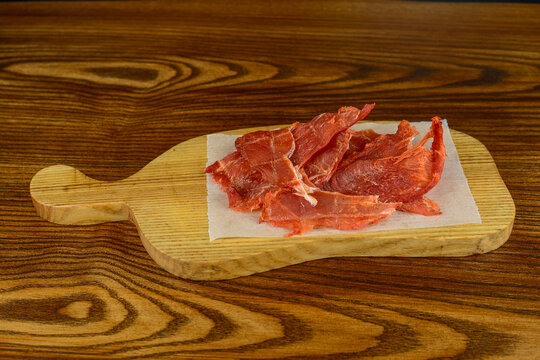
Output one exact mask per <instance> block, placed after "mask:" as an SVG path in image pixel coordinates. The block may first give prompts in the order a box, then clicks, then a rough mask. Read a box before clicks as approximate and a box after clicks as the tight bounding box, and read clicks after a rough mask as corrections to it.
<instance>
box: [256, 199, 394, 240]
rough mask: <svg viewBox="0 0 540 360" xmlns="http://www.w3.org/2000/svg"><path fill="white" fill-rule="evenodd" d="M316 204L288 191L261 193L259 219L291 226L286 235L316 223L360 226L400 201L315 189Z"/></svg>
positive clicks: (345, 227)
mask: <svg viewBox="0 0 540 360" xmlns="http://www.w3.org/2000/svg"><path fill="white" fill-rule="evenodd" d="M313 196H314V197H315V198H316V199H317V205H316V206H311V205H310V204H309V203H308V202H307V201H306V200H305V199H303V198H300V197H298V196H295V195H294V194H292V193H291V192H290V191H287V190H279V191H277V192H271V193H267V194H266V195H265V197H264V204H263V210H262V212H261V218H260V222H263V221H266V222H268V223H269V224H270V225H272V226H279V227H284V228H287V229H290V230H291V232H290V233H289V234H288V235H287V237H289V236H292V235H301V234H305V233H307V232H308V231H310V230H312V229H313V228H314V227H317V226H326V227H331V228H335V229H339V230H352V229H360V228H363V227H365V226H367V225H370V224H374V223H376V222H378V221H379V220H381V219H384V218H386V217H388V216H390V215H391V214H392V213H393V212H394V211H395V210H396V207H397V206H398V205H399V203H381V202H378V201H377V197H376V196H359V195H344V194H340V193H335V192H327V191H322V190H316V191H314V192H313Z"/></svg>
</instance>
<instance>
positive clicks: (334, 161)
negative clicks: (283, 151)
mask: <svg viewBox="0 0 540 360" xmlns="http://www.w3.org/2000/svg"><path fill="white" fill-rule="evenodd" d="M352 132H353V131H352V130H350V129H349V130H346V131H342V132H340V133H339V134H337V135H336V136H334V138H333V139H332V140H331V141H330V142H329V143H328V145H326V146H325V147H324V148H322V149H321V150H319V151H318V152H317V153H316V154H315V155H313V156H312V157H311V159H309V160H308V161H307V162H306V164H305V165H304V168H303V169H304V171H305V173H306V175H307V176H308V179H309V181H310V182H311V183H312V184H313V185H314V186H316V187H320V186H321V185H322V184H324V183H325V182H326V181H328V179H330V178H331V177H332V175H333V174H334V172H335V171H336V169H337V166H338V164H339V162H340V161H341V159H342V158H343V155H344V154H345V152H346V151H347V149H348V147H349V140H350V139H351V135H352Z"/></svg>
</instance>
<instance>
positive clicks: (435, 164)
mask: <svg viewBox="0 0 540 360" xmlns="http://www.w3.org/2000/svg"><path fill="white" fill-rule="evenodd" d="M442 136H443V131H442V125H441V122H440V118H439V117H434V118H433V119H432V125H431V129H430V131H429V132H428V133H427V134H426V136H425V137H424V139H422V140H421V141H420V143H419V144H418V145H416V146H415V147H413V148H411V149H409V150H406V151H405V152H403V153H402V154H401V155H399V156H391V157H385V158H380V159H358V160H356V161H354V162H353V163H351V164H349V165H347V166H344V167H340V168H338V170H337V171H336V173H335V174H334V176H333V177H332V178H331V179H330V181H329V182H328V183H326V185H325V188H326V189H327V190H331V191H337V192H341V193H344V194H358V195H379V199H380V200H381V201H388V202H408V201H412V200H414V199H415V198H419V197H421V196H422V195H424V194H425V193H427V192H428V191H429V190H431V189H432V188H433V187H434V186H435V185H436V184H437V183H438V182H439V179H440V178H441V174H442V170H443V167H444V157H445V156H446V152H445V148H444V144H443V138H442ZM431 137H433V144H432V146H431V151H429V150H428V149H427V148H426V147H424V146H423V145H424V144H425V143H426V142H427V140H428V139H429V138H431ZM366 147H367V146H366Z"/></svg>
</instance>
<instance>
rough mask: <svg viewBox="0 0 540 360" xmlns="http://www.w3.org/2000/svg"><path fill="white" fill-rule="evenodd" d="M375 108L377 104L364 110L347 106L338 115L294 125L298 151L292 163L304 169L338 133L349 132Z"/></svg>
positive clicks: (294, 154) (370, 105)
mask: <svg viewBox="0 0 540 360" xmlns="http://www.w3.org/2000/svg"><path fill="white" fill-rule="evenodd" d="M374 107H375V104H367V105H365V106H364V107H363V108H362V110H359V109H357V108H355V107H352V106H346V107H342V108H340V109H339V110H338V112H337V113H324V114H321V115H319V116H316V117H315V118H313V119H312V120H311V121H309V122H307V123H305V124H300V123H294V124H293V125H292V126H291V132H292V134H293V136H294V142H295V144H296V149H295V150H294V153H293V154H292V156H291V157H290V159H291V161H292V163H293V164H294V165H295V166H297V167H299V168H300V167H303V166H304V164H305V163H306V162H307V161H308V160H309V159H310V158H311V157H312V156H313V155H315V153H316V152H317V151H319V150H320V149H322V148H323V147H325V146H326V145H327V144H328V143H329V142H330V140H332V138H333V137H334V136H335V135H336V134H337V133H339V132H341V131H344V130H347V129H348V128H350V127H351V126H353V125H354V124H355V123H357V122H358V121H360V120H362V119H364V118H365V117H366V116H368V114H369V113H370V112H371V110H372V109H373V108H374Z"/></svg>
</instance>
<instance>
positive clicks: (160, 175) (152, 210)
mask: <svg viewBox="0 0 540 360" xmlns="http://www.w3.org/2000/svg"><path fill="white" fill-rule="evenodd" d="M280 127H283V126H280ZM271 128H275V126H270V127H266V128H264V127H263V128H260V127H259V128H250V129H241V130H233V131H229V132H226V133H228V134H245V133H248V132H252V131H256V130H270V129H271ZM451 132H452V137H453V138H454V139H455V143H456V144H457V145H456V148H457V150H458V154H460V158H461V159H462V160H463V164H462V166H463V169H464V171H465V175H466V176H467V179H468V182H469V187H470V188H471V192H472V194H473V196H474V198H475V201H476V204H477V206H478V210H479V212H480V215H481V218H482V224H466V225H457V226H445V227H431V228H426V229H408V230H397V231H396V230H394V231H377V232H368V233H365V232H362V233H356V234H340V235H338V234H335V235H329V236H304V237H298V236H296V237H292V238H288V239H285V238H283V237H278V238H252V237H251V238H227V239H217V240H215V241H213V242H210V241H209V236H208V227H209V224H208V215H207V208H208V205H207V202H206V175H205V174H204V168H205V166H206V163H207V155H206V144H207V138H206V136H199V137H196V138H193V139H190V140H188V141H185V142H183V143H181V144H178V145H176V146H174V147H173V148H171V149H169V150H167V151H166V152H165V153H163V154H161V155H159V156H158V157H157V158H156V159H154V160H152V162H150V163H149V164H148V165H146V166H145V167H144V168H143V169H141V170H140V171H138V172H137V173H135V174H133V175H132V176H130V177H129V178H126V179H123V180H119V181H109V182H107V181H97V180H94V179H91V178H89V177H87V176H86V175H84V174H82V173H81V172H80V171H78V170H76V169H75V168H72V167H70V166H66V165H54V166H49V167H47V168H45V169H41V170H40V171H39V172H38V173H37V174H36V175H35V176H34V177H33V178H32V181H31V182H30V195H31V196H32V200H33V202H34V206H35V207H36V210H37V212H38V214H39V215H40V216H41V217H42V218H44V219H47V220H49V221H52V222H55V223H58V224H68V225H87V224H99V223H102V222H107V221H121V220H130V221H131V222H132V223H134V224H135V226H136V227H137V231H138V232H139V235H140V237H141V240H142V242H143V245H144V247H145V248H146V250H147V251H148V253H149V254H150V256H151V257H152V258H153V259H154V260H155V261H156V262H157V263H158V264H159V265H160V266H161V267H163V268H164V269H165V270H167V271H169V272H171V273H172V274H174V275H177V276H180V277H182V278H186V279H193V280H223V279H232V278H236V277H239V276H245V275H250V274H253V273H258V272H263V271H267V270H271V269H275V268H279V267H283V266H287V265H293V264H298V263H301V262H304V261H309V260H315V259H321V258H326V257H338V256H406V257H420V256H423V257H427V256H467V255H473V254H479V253H485V252H488V251H492V250H494V249H496V248H498V247H499V246H501V245H502V244H503V243H504V242H505V241H506V240H507V239H508V237H509V236H510V232H511V230H512V224H513V222H514V215H515V208H514V202H513V200H512V198H511V196H510V193H509V192H508V190H507V189H506V186H505V185H504V182H503V181H502V179H501V177H500V175H499V173H498V171H497V167H496V165H495V163H494V162H493V159H492V158H491V156H490V154H489V152H488V151H487V150H486V148H485V147H484V146H483V145H482V144H481V143H480V142H479V141H478V140H475V139H473V138H471V137H470V136H468V135H466V134H463V133H460V132H457V131H453V130H451ZM456 196H457V195H456ZM83 231H84V230H83Z"/></svg>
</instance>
